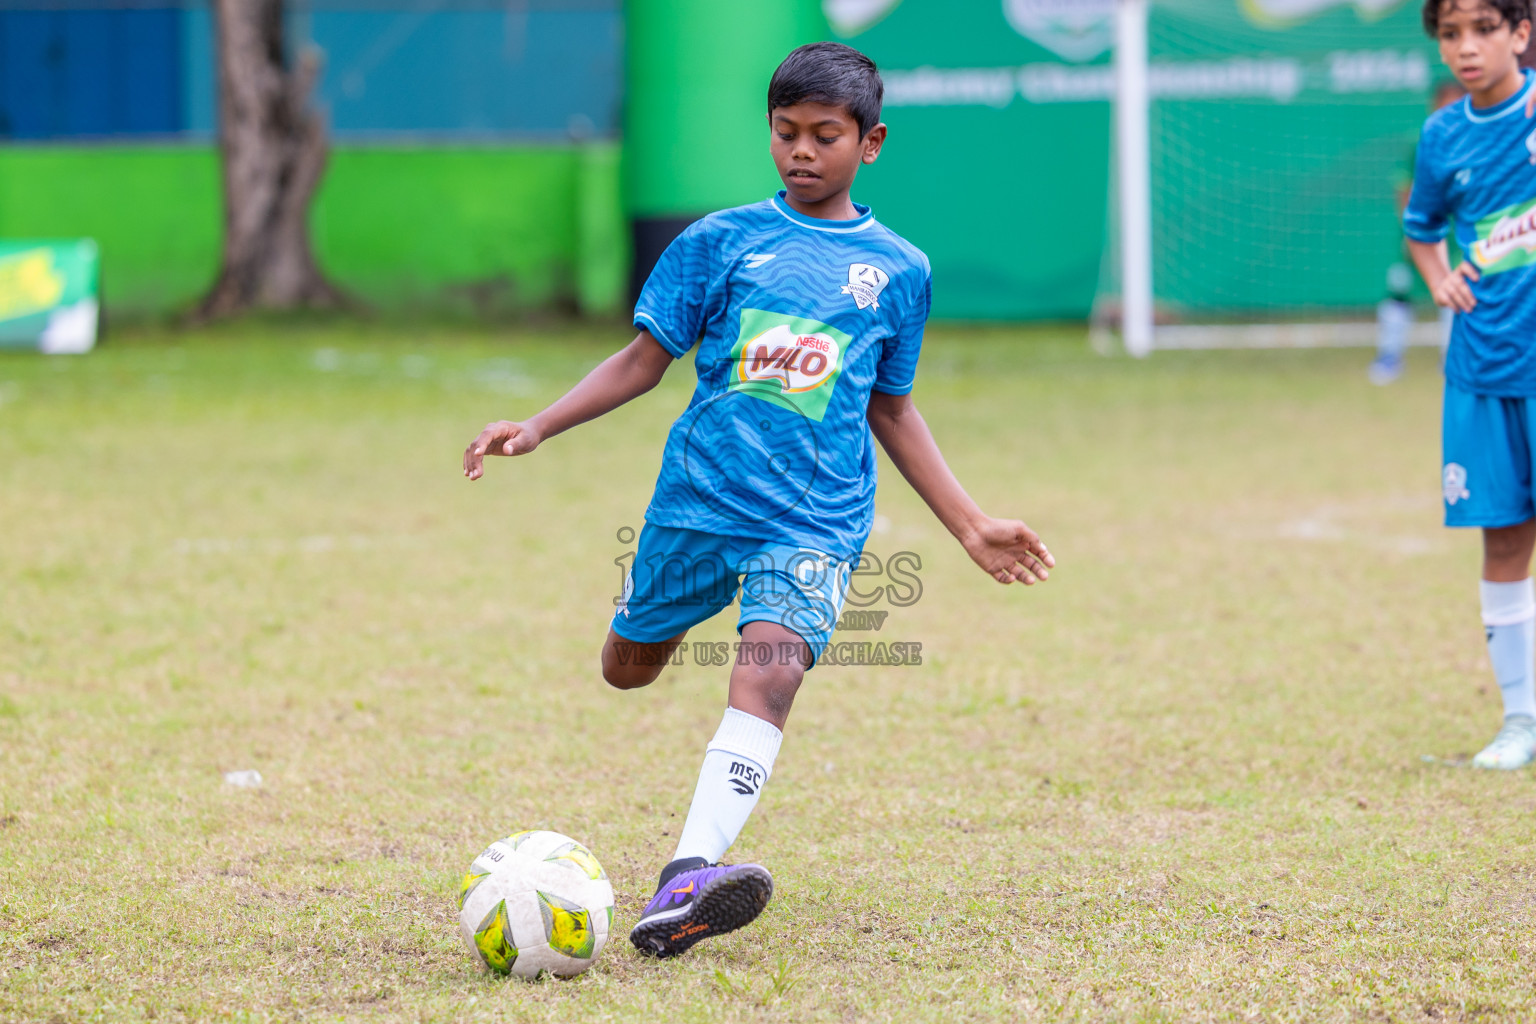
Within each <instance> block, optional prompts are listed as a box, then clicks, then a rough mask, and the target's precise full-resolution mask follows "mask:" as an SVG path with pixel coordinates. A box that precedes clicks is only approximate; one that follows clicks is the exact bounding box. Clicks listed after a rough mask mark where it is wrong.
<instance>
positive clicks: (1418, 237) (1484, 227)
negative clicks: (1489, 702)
mask: <svg viewBox="0 0 1536 1024" xmlns="http://www.w3.org/2000/svg"><path fill="white" fill-rule="evenodd" d="M1530 19H1531V7H1530V0H1428V2H1427V3H1425V5H1424V25H1425V28H1427V29H1428V30H1429V32H1430V33H1431V34H1432V35H1434V36H1435V37H1436V38H1437V39H1438V40H1439V42H1440V56H1441V58H1442V59H1443V60H1444V61H1445V63H1446V64H1447V66H1449V67H1450V69H1451V71H1452V72H1453V73H1455V75H1456V78H1457V80H1458V81H1460V82H1461V84H1462V85H1463V86H1465V87H1466V89H1467V92H1468V96H1467V98H1466V99H1464V100H1461V101H1460V102H1457V103H1453V104H1451V105H1450V106H1448V107H1446V108H1445V109H1443V110H1441V111H1439V112H1438V113H1436V114H1434V115H1433V116H1431V117H1430V119H1429V120H1428V122H1426V124H1425V126H1424V133H1423V135H1422V136H1421V137H1420V140H1419V150H1418V156H1417V160H1416V163H1415V168H1414V177H1413V192H1412V194H1411V195H1410V197H1409V200H1408V207H1407V209H1406V210H1405V212H1404V214H1403V231H1404V233H1405V234H1406V235H1407V236H1408V247H1409V252H1410V254H1411V255H1412V256H1413V261H1414V263H1415V264H1416V265H1417V266H1418V268H1419V272H1420V273H1421V274H1422V275H1423V276H1424V281H1425V283H1426V284H1427V285H1428V286H1429V289H1430V292H1431V293H1432V294H1433V295H1434V298H1435V301H1436V302H1437V303H1439V304H1440V305H1442V306H1446V307H1450V308H1452V309H1455V310H1456V313H1457V315H1456V323H1455V326H1454V328H1453V329H1452V332H1451V343H1450V348H1449V350H1448V351H1447V353H1446V362H1445V411H1444V421H1443V426H1442V432H1443V445H1444V467H1443V470H1442V481H1441V482H1442V484H1443V488H1444V496H1445V521H1446V525H1448V526H1477V527H1482V530H1483V582H1482V610H1483V623H1484V626H1485V628H1486V630H1487V636H1488V653H1489V656H1490V658H1491V660H1492V662H1493V669H1494V674H1495V675H1496V677H1497V678H1498V682H1499V689H1500V691H1501V692H1502V693H1503V699H1504V725H1503V727H1502V728H1501V729H1500V730H1499V732H1498V735H1497V736H1495V737H1494V740H1493V742H1492V743H1490V744H1489V745H1488V746H1487V747H1486V748H1484V749H1483V750H1482V751H1481V752H1480V753H1478V754H1477V755H1476V756H1475V757H1474V758H1473V759H1472V763H1473V764H1474V765H1476V766H1478V767H1481V768H1518V767H1521V766H1522V765H1526V764H1529V763H1530V761H1531V760H1532V758H1533V756H1536V667H1533V656H1536V590H1533V586H1532V581H1531V576H1530V566H1531V550H1532V547H1533V545H1536V447H1533V443H1536V127H1533V125H1532V122H1531V121H1530V120H1529V119H1528V117H1527V116H1526V115H1527V112H1528V109H1529V107H1528V101H1529V99H1530V97H1531V93H1532V90H1533V88H1536V84H1533V82H1536V72H1531V71H1521V69H1520V66H1519V58H1520V55H1521V53H1523V52H1524V51H1525V49H1526V47H1527V45H1528V43H1529V40H1530V32H1531V20H1530ZM1452 221H1453V222H1454V225H1455V231H1456V241H1457V244H1458V245H1459V246H1460V247H1461V251H1462V252H1463V253H1465V254H1467V255H1466V259H1465V260H1464V261H1462V262H1461V263H1460V264H1458V265H1457V266H1456V267H1455V269H1452V268H1451V266H1450V262H1449V260H1448V258H1447V252H1446V244H1445V237H1446V234H1447V232H1448V230H1449V225H1450V222H1452Z"/></svg>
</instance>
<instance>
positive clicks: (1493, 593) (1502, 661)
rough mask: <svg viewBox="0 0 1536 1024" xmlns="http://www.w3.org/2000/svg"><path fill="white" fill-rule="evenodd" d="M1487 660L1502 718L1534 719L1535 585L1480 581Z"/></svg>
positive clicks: (1524, 580)
mask: <svg viewBox="0 0 1536 1024" xmlns="http://www.w3.org/2000/svg"><path fill="white" fill-rule="evenodd" d="M1482 598H1483V626H1484V627H1485V628H1486V629H1487V631H1488V660H1490V661H1492V662H1493V675H1494V678H1496V679H1498V681H1499V691H1500V692H1501V693H1502V694H1503V695H1504V717H1506V718H1508V717H1509V716H1510V715H1532V716H1536V583H1533V582H1532V580H1531V579H1530V578H1526V579H1523V580H1520V581H1519V582H1518V583H1491V582H1489V581H1488V580H1483V581H1482Z"/></svg>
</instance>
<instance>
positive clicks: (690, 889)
mask: <svg viewBox="0 0 1536 1024" xmlns="http://www.w3.org/2000/svg"><path fill="white" fill-rule="evenodd" d="M882 93H883V86H882V84H881V81H880V76H879V73H878V72H877V71H876V69H875V65H874V63H873V62H872V61H870V60H869V58H867V57H865V56H864V55H863V54H861V53H859V52H858V51H857V50H854V49H851V48H849V47H847V46H843V45H841V44H838V43H812V44H810V45H808V46H802V47H800V48H799V49H797V50H795V51H794V52H793V53H791V54H790V55H789V56H788V57H787V58H785V60H784V62H783V63H782V64H781V65H779V68H778V70H777V71H775V72H774V75H773V79H772V81H771V82H770V83H769V86H768V120H769V124H770V127H771V129H772V134H771V136H770V140H769V151H770V153H771V155H772V157H773V160H774V163H775V164H776V166H777V168H778V172H779V177H780V178H781V179H782V180H783V182H784V189H783V191H781V192H779V193H778V194H777V195H774V196H772V197H770V198H769V199H767V200H765V201H763V202H760V203H754V204H753V205H751V206H743V207H739V208H737V209H733V210H725V211H722V212H720V213H715V214H711V215H710V216H708V217H705V218H704V219H702V220H700V221H697V222H696V223H694V224H692V225H691V226H690V227H689V228H688V229H687V230H685V231H684V232H683V233H682V234H681V235H679V236H678V238H677V239H676V240H675V241H674V242H673V243H672V244H671V246H669V247H668V248H667V250H666V252H665V253H663V254H662V257H661V259H660V261H659V262H658V263H657V264H656V267H655V269H654V270H653V271H652V272H651V275H650V279H649V280H648V281H647V282H646V285H645V288H644V289H643V291H642V292H641V295H640V299H639V302H638V303H637V304H636V306H635V316H634V324H635V327H637V328H638V329H639V332H640V333H639V334H638V335H637V336H636V337H635V340H634V341H632V342H631V343H630V344H629V345H628V346H627V347H626V348H624V349H623V350H622V351H620V352H619V353H617V354H615V355H613V356H611V357H609V358H608V359H607V360H606V361H605V362H603V363H602V364H601V365H600V366H598V367H597V368H596V369H595V370H593V371H592V372H591V373H590V374H588V375H587V376H586V377H585V378H584V379H583V380H582V381H581V382H580V383H578V384H577V385H576V386H575V387H574V388H572V389H571V390H570V391H569V392H568V393H567V394H566V395H565V396H564V397H562V398H561V399H559V400H558V401H556V402H555V403H554V404H553V405H551V406H550V407H549V408H547V409H545V410H544V411H542V412H540V413H538V414H537V415H535V416H533V417H532V418H531V419H528V420H525V421H523V422H521V423H514V422H508V421H505V420H503V421H501V422H498V423H492V424H490V425H488V426H487V427H486V428H485V430H483V431H481V433H480V435H479V436H478V437H476V438H475V439H474V441H472V442H471V443H470V445H469V448H468V449H466V450H465V453H464V472H465V474H466V475H467V476H468V477H469V478H470V479H471V480H473V479H476V478H478V477H479V476H480V475H481V474H482V471H483V467H482V461H483V458H484V457H485V456H487V455H523V454H526V453H528V452H530V451H532V450H533V449H534V448H535V447H537V445H538V444H539V443H540V442H541V441H543V440H544V439H546V438H549V437H553V436H554V435H555V434H558V433H560V432H561V431H563V430H566V429H569V428H570V427H572V426H575V425H576V424H578V423H582V422H585V421H586V420H589V419H593V418H595V417H597V416H601V415H602V414H603V413H605V412H609V411H610V410H612V409H614V408H617V407H618V406H619V405H622V404H623V403H625V402H627V401H629V400H630V399H632V398H635V397H636V396H638V395H641V394H643V393H644V392H646V391H649V390H650V389H651V388H652V387H654V386H655V385H656V383H657V382H658V381H659V380H660V379H661V376H662V374H663V373H664V372H665V371H666V369H667V367H668V366H669V365H670V364H671V363H672V362H673V360H675V359H680V358H682V357H683V356H685V355H686V354H687V353H688V351H689V350H690V349H692V348H694V346H695V345H697V354H696V355H695V357H694V368H695V369H696V371H697V373H698V386H697V387H696V388H695V389H694V393H693V398H692V400H691V401H690V402H689V403H688V408H687V409H686V410H685V411H684V412H683V414H682V415H681V416H680V417H678V419H677V422H675V423H674V424H673V425H672V430H671V433H670V434H669V435H668V437H667V443H666V448H665V450H664V452H663V453H662V467H661V473H660V476H659V477H658V479H657V481H656V491H655V494H654V496H653V498H652V500H651V504H650V507H649V508H648V509H647V510H646V513H645V523H646V525H645V529H644V530H643V531H642V532H641V534H640V542H639V546H638V549H637V551H636V553H635V559H634V562H633V565H632V568H631V570H630V572H629V574H628V576H627V578H626V580H625V584H624V595H623V598H622V601H621V604H620V606H619V609H618V611H617V613H616V614H615V616H614V618H613V622H612V624H611V626H610V628H609V631H608V638H607V641H606V642H605V643H604V645H603V652H602V665H603V677H604V678H605V679H606V680H607V681H608V682H609V683H610V684H611V685H613V686H616V687H619V688H620V689H632V688H635V687H641V686H646V685H647V684H649V683H651V682H653V681H655V679H656V678H657V677H658V676H659V675H660V674H661V669H662V667H663V666H664V665H666V664H667V661H668V659H669V657H670V656H671V654H672V652H673V651H674V650H675V649H676V648H677V646H678V645H679V644H680V643H681V642H682V640H683V637H684V636H685V635H686V634H687V632H688V630H689V629H690V628H692V627H693V626H695V625H697V624H698V623H700V622H703V621H704V620H705V619H708V618H710V617H712V616H713V615H715V614H716V613H717V612H719V611H721V610H723V609H724V608H725V607H727V606H728V605H729V604H730V603H731V602H732V601H733V600H734V599H735V598H736V596H737V594H738V591H739V593H740V598H741V613H740V617H739V619H738V623H737V629H738V631H739V632H740V634H741V638H742V641H743V643H742V645H741V646H740V647H739V648H738V651H739V653H738V657H737V660H736V664H735V665H734V667H733V668H732V671H731V675H730V684H729V699H728V702H727V707H726V710H725V716H724V718H723V720H722V721H721V723H720V728H719V730H718V731H717V732H716V733H715V736H714V738H713V739H712V740H711V741H710V742H709V744H708V746H707V747H706V748H705V754H704V764H703V767H702V769H701V770H700V773H699V780H698V785H697V787H696V789H695V791H694V795H693V802H692V804H691V805H690V807H689V810H688V817H687V819H686V821H685V822H684V825H683V831H682V834H681V836H680V838H679V839H678V844H677V849H676V852H675V853H674V854H673V857H672V860H671V861H670V862H669V863H668V864H667V865H666V866H665V867H664V868H663V869H662V871H661V876H660V880H659V882H658V885H657V888H656V894H655V896H654V897H653V898H652V899H651V901H650V903H649V904H648V905H647V906H646V908H645V910H644V911H643V912H642V914H641V917H640V921H639V923H638V924H636V926H635V928H634V930H633V931H632V932H631V933H630V940H631V941H632V942H633V943H634V944H635V945H636V947H638V948H639V949H640V950H641V951H642V952H645V953H648V954H652V955H655V956H674V955H676V954H678V953H681V952H683V951H684V950H686V949H688V948H689V947H690V946H692V945H693V944H694V943H695V942H698V941H699V940H700V939H704V938H708V937H710V936H713V935H720V934H723V933H725V932H728V931H731V930H733V929H736V928H739V927H741V926H742V925H744V924H747V923H748V922H750V921H751V920H752V919H753V918H755V917H756V916H757V915H758V914H759V913H760V912H761V911H762V909H763V907H765V906H766V905H767V903H768V899H769V897H770V896H771V895H772V892H773V880H772V878H771V876H770V875H769V873H768V872H767V870H765V869H764V868H763V867H761V866H760V865H756V864H744V865H735V866H725V865H721V864H720V863H719V862H720V860H721V858H722V857H723V856H724V855H725V852H726V850H727V849H728V848H729V847H730V845H731V844H732V843H733V842H734V841H735V840H736V837H737V835H738V834H739V833H740V832H741V829H742V827H743V826H744V825H745V824H746V821H747V817H748V815H749V814H750V813H751V812H752V809H753V808H754V807H755V806H756V804H757V800H758V796H759V794H760V792H761V790H762V787H763V785H764V784H765V783H766V782H767V781H768V778H769V776H770V775H771V774H772V771H773V764H774V759H775V758H776V756H777V755H778V751H779V744H780V741H781V740H782V737H783V733H782V730H783V728H784V723H785V720H786V719H787V718H788V716H789V710H790V706H791V704H792V703H793V701H794V697H795V693H796V691H797V690H798V689H799V686H800V683H801V680H802V678H803V676H804V674H805V671H806V670H807V669H808V668H810V667H811V666H812V665H813V664H814V662H815V660H816V658H817V657H818V656H819V655H820V654H821V652H822V651H823V649H824V648H825V646H826V643H827V638H828V636H829V635H830V633H831V631H832V628H833V625H834V624H835V623H836V622H837V618H838V614H839V612H840V610H841V607H842V602H843V596H844V593H845V591H846V589H847V586H848V580H849V574H850V571H851V567H852V565H853V563H855V562H856V561H857V560H858V558H859V554H860V552H861V550H862V549H863V546H864V541H865V539H866V538H867V537H868V535H869V530H870V526H871V525H872V523H873V519H874V496H875V451H874V445H873V441H874V440H878V441H879V442H880V444H881V446H882V447H883V448H884V449H885V451H886V454H887V455H889V456H890V458H891V461H892V462H893V463H895V465H896V468H897V469H899V470H900V471H901V473H902V475H903V476H905V477H906V479H907V480H908V482H909V483H911V484H912V486H913V488H914V489H915V490H916V491H917V492H918V494H919V495H920V496H921V497H922V498H923V500H924V501H925V502H927V504H928V506H929V507H930V508H931V509H933V511H934V513H935V514H936V515H937V516H938V517H939V519H940V520H941V521H942V522H943V523H944V525H945V526H946V527H948V529H949V531H950V532H951V533H952V534H954V535H955V537H956V539H958V540H959V541H960V543H961V545H962V546H963V547H964V548H965V550H966V552H967V554H969V555H970V556H971V558H972V559H973V560H975V562H976V563H977V565H979V566H980V567H981V568H982V569H983V570H984V571H985V572H986V573H987V574H988V575H990V576H991V577H992V578H993V579H995V580H997V581H998V582H999V583H1012V582H1021V583H1025V584H1032V583H1034V582H1036V581H1037V580H1044V579H1046V578H1047V576H1048V575H1049V570H1050V568H1051V567H1052V566H1053V565H1054V564H1055V561H1054V560H1053V559H1052V557H1051V554H1050V552H1049V551H1047V550H1046V547H1045V545H1044V544H1043V543H1041V541H1040V538H1039V537H1038V536H1037V535H1036V534H1035V533H1034V531H1032V530H1031V529H1030V528H1029V527H1027V526H1026V525H1024V523H1022V522H1019V521H1018V520H1010V519H994V518H992V517H991V516H988V515H986V514H984V513H983V512H982V511H981V509H980V508H978V507H977V505H976V503H975V502H974V501H972V500H971V498H970V497H969V496H968V495H967V494H966V493H965V491H964V489H963V488H961V486H960V484H959V482H958V481H956V479H955V477H954V474H952V473H951V472H950V470H949V468H948V466H947V465H946V464H945V462H944V458H943V456H942V455H940V453H939V449H938V446H937V445H936V444H935V443H934V439H933V435H932V434H931V433H929V431H928V427H927V426H926V424H925V423H924V422H923V418H922V416H921V415H919V414H918V411H917V409H916V407H915V406H914V405H913V403H912V399H911V397H910V392H911V390H912V383H913V377H914V374H915V372H916V369H917V357H918V350H919V348H920V347H921V345H922V340H923V325H924V322H925V321H926V320H927V317H928V307H929V298H930V292H929V270H928V260H927V258H926V257H924V256H923V254H922V253H921V252H920V251H918V250H917V249H916V248H915V247H913V246H912V245H910V244H909V243H907V242H906V241H905V240H903V239H902V238H900V237H898V236H897V235H896V234H895V233H894V232H892V231H891V230H890V229H888V228H886V227H885V226H884V225H882V224H881V223H880V222H879V221H877V220H875V219H874V215H873V214H872V213H871V212H870V210H869V208H868V207H865V206H860V205H858V204H856V203H854V202H853V201H852V200H851V198H850V196H849V192H850V190H851V188H852V185H853V179H854V175H855V174H856V173H857V171H858V169H859V167H860V166H861V165H863V164H869V163H874V162H875V159H876V158H877V157H878V156H879V155H880V148H881V146H882V145H883V143H884V142H885V137H886V126H885V125H884V124H881V123H880V104H881V98H882ZM764 654H766V655H767V656H766V657H764V656H763V655H764Z"/></svg>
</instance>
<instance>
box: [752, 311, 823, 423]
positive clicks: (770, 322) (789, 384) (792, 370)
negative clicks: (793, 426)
mask: <svg viewBox="0 0 1536 1024" xmlns="http://www.w3.org/2000/svg"><path fill="white" fill-rule="evenodd" d="M852 342H853V337H852V336H851V335H848V334H844V333H843V332H842V331H840V330H838V329H837V328H836V327H832V326H830V325H829V324H824V323H820V322H818V321H815V320H804V319H801V318H800V317H793V316H787V315H785V314H783V313H774V312H772V311H770V310H766V309H743V310H742V311H741V334H740V335H739V336H738V337H737V339H736V344H735V346H734V347H733V348H732V349H731V361H732V362H733V363H734V364H735V365H734V366H732V368H731V370H730V377H729V379H728V381H727V382H726V387H728V388H729V389H730V390H732V391H740V392H742V393H744V394H748V395H751V396H752V397H753V398H760V399H762V400H764V401H766V402H771V403H772V404H774V405H777V406H780V407H783V408H788V409H792V410H793V411H795V412H798V413H799V414H800V415H802V416H804V417H806V418H807V419H811V420H815V421H817V422H820V421H821V420H822V418H823V417H825V416H826V414H827V404H828V403H829V402H831V400H832V392H833V390H834V388H835V387H836V385H837V379H838V377H839V376H840V375H841V374H842V369H843V357H844V356H845V355H846V353H847V352H848V346H849V345H850V344H851V343H852ZM765 427H766V424H765Z"/></svg>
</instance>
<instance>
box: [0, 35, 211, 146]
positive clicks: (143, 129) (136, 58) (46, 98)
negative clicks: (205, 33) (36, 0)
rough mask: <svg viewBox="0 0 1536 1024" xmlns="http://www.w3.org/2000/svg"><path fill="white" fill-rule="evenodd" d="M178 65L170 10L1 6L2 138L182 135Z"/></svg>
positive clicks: (178, 42)
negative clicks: (52, 8)
mask: <svg viewBox="0 0 1536 1024" xmlns="http://www.w3.org/2000/svg"><path fill="white" fill-rule="evenodd" d="M181 64H182V58H181V12H180V11H179V10H177V9H176V8H174V7H169V6H167V7H164V8H132V9H116V10H114V9H96V10H90V9H61V10H42V11H18V10H7V11H0V137H9V138H15V139H49V138H70V137H110V136H117V135H169V134H174V133H177V132H180V131H181V130H182V127H183V120H182V115H181V106H182V101H181V80H182V75H181Z"/></svg>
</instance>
